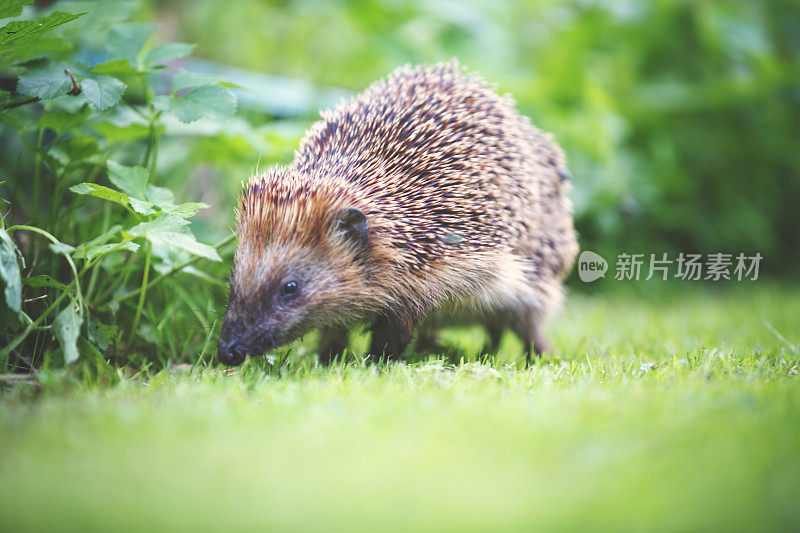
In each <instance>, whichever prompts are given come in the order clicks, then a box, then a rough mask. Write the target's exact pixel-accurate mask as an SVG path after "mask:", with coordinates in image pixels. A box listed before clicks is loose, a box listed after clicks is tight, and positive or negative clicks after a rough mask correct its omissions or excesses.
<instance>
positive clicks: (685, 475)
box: [0, 285, 800, 531]
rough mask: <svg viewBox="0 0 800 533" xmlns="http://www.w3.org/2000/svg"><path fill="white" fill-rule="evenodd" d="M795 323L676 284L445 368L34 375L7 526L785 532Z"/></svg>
mask: <svg viewBox="0 0 800 533" xmlns="http://www.w3.org/2000/svg"><path fill="white" fill-rule="evenodd" d="M684 287H685V286H684ZM799 320H800V290H798V289H797V288H781V287H775V286H769V285H767V286H762V287H760V288H753V287H752V286H750V287H744V286H741V285H737V286H735V287H733V288H729V289H728V290H725V291H712V290H711V289H708V288H688V289H687V288H682V287H677V286H676V287H668V288H667V289H666V290H659V291H657V292H656V293H655V294H653V293H647V294H644V293H625V294H623V293H619V294H614V295H604V294H597V295H592V296H580V295H573V296H571V297H570V298H569V300H568V304H567V309H566V312H565V313H564V314H562V315H561V316H560V317H558V318H557V319H556V321H555V322H554V323H553V325H552V326H551V328H550V329H551V332H552V342H553V345H554V346H555V347H557V350H556V353H555V354H553V355H551V356H549V357H546V358H545V359H544V360H543V361H541V362H540V363H539V364H537V365H535V366H533V367H532V368H530V369H527V370H520V369H519V368H518V364H516V363H515V361H514V359H515V358H514V354H515V353H516V352H517V350H518V348H519V345H518V344H517V343H516V341H514V340H513V339H512V338H511V337H510V336H508V337H506V338H505V339H504V342H503V346H502V353H501V354H500V356H499V357H498V358H497V359H496V360H494V361H492V362H491V363H479V362H474V359H475V357H474V356H475V353H476V351H477V350H478V349H479V347H480V346H481V344H482V343H483V341H484V339H483V336H482V334H481V333H480V332H479V331H478V330H477V329H475V330H463V331H455V330H454V331H448V332H445V333H444V334H443V339H444V340H445V341H446V342H447V343H448V344H449V345H450V346H451V349H450V350H449V351H450V352H452V353H456V354H463V355H465V357H466V360H467V361H473V362H467V363H464V364H457V365H451V364H449V363H446V362H443V361H442V360H438V359H431V360H425V361H421V362H417V363H413V364H398V365H391V366H389V367H388V368H385V369H384V370H383V371H382V372H378V371H377V370H376V369H375V368H374V367H364V366H361V365H359V364H351V365H347V366H339V367H336V368H332V369H327V370H326V369H319V368H315V367H314V365H313V364H312V363H311V362H310V361H309V360H308V359H307V358H306V359H303V358H302V356H301V355H295V358H294V359H293V360H291V361H290V362H289V363H287V364H286V365H285V366H284V367H283V368H282V369H281V370H280V371H277V370H275V369H274V368H273V367H272V366H271V365H270V364H268V363H265V362H263V361H251V362H249V363H247V364H246V365H245V366H244V367H243V368H242V369H240V370H239V371H238V373H235V374H231V375H227V374H225V373H222V372H220V371H219V370H217V369H199V368H197V369H191V370H187V369H184V368H175V369H172V370H171V371H162V372H159V373H155V374H153V375H148V376H146V377H145V376H143V375H137V376H128V375H127V374H126V373H125V372H124V371H120V372H119V374H118V377H117V378H115V379H114V380H111V381H112V382H115V383H114V384H113V385H108V384H106V385H103V383H104V381H105V380H103V379H98V378H89V377H83V378H79V377H70V376H67V375H64V374H58V373H44V374H43V375H42V376H41V377H40V380H41V381H42V385H43V390H42V392H41V393H40V394H39V395H38V396H36V397H35V399H33V398H31V396H32V394H31V392H30V390H31V389H30V387H17V388H11V389H8V390H7V391H6V392H5V393H4V395H3V396H0V402H2V403H0V529H2V530H9V531H14V530H22V529H25V530H38V529H43V528H47V529H76V530H78V529H80V530H86V529H89V530H103V531H110V530H135V531H140V530H151V529H155V530H174V529H181V530H190V529H198V530H222V529H232V530H244V529H247V530H274V529H279V530H287V529H291V530H304V529H318V530H325V531H329V530H366V531H375V530H382V531H383V530H414V531H419V530H428V531H441V530H452V531H465V530H491V531H504V530H543V531H553V530H575V531H585V530H587V529H588V530H607V531H620V530H623V531H630V530H673V531H674V530H679V531H701V530H716V531H736V530H758V531H762V530H797V529H798V528H800V505H798V502H800V386H799V385H800V384H799V383H798V371H799V370H800V366H799V365H798V353H797V348H796V346H797V344H798V343H800V337H798V334H800V327H798V326H800V322H799ZM781 337H784V338H783V339H782V338H781ZM361 342H363V340H362V341H361ZM356 344H357V345H358V344H359V343H358V342H357V343H356ZM302 352H303V350H302V348H297V349H295V350H294V353H295V354H298V353H299V354H302ZM73 374H75V373H73Z"/></svg>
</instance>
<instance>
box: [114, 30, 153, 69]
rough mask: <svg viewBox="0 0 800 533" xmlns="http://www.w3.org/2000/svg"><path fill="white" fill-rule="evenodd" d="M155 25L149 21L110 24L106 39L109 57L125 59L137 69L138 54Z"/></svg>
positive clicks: (139, 63)
mask: <svg viewBox="0 0 800 533" xmlns="http://www.w3.org/2000/svg"><path fill="white" fill-rule="evenodd" d="M157 27H158V26H157V25H155V24H151V23H149V22H130V23H125V24H116V25H114V26H112V27H111V30H109V32H108V37H107V39H106V42H107V43H108V44H107V45H106V50H108V55H109V58H110V59H127V60H128V61H130V63H131V65H133V66H134V67H136V68H137V69H138V68H141V66H142V65H141V62H140V61H139V55H140V54H141V52H142V48H144V45H145V43H146V42H147V39H149V38H150V36H151V35H152V34H153V32H154V31H156V28H157Z"/></svg>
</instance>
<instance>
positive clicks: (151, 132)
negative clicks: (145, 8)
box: [0, 0, 236, 368]
mask: <svg viewBox="0 0 800 533" xmlns="http://www.w3.org/2000/svg"><path fill="white" fill-rule="evenodd" d="M29 3H30V1H20V0H0V18H7V17H20V16H21V17H23V19H19V20H11V21H9V22H7V23H6V24H5V25H4V26H3V27H2V28H0V78H1V79H2V83H3V85H2V86H1V87H2V88H3V89H2V90H0V121H2V124H3V129H2V130H0V138H2V139H3V141H4V144H5V145H6V150H9V149H14V148H12V147H15V148H18V149H19V156H18V158H17V162H16V167H15V168H13V169H7V168H4V169H2V171H3V172H7V173H8V174H10V175H12V176H14V177H13V178H11V180H10V181H9V180H6V181H5V182H3V184H0V185H2V186H3V189H0V191H5V192H4V196H5V195H10V199H9V200H8V203H9V207H8V209H7V210H6V212H5V213H4V214H3V218H2V222H0V278H2V285H3V287H4V291H3V295H4V298H3V301H2V305H0V315H2V316H0V318H1V319H2V322H1V324H0V364H4V365H6V366H8V367H13V368H33V367H35V366H38V365H42V364H44V365H51V366H59V365H62V364H69V363H72V362H74V361H76V360H79V359H84V360H86V361H90V362H91V363H92V365H93V368H103V367H105V366H106V361H107V360H109V359H111V358H114V359H122V360H127V359H131V358H134V359H135V358H136V357H137V354H138V355H139V356H144V358H145V359H150V360H155V361H161V362H165V361H166V360H168V359H175V358H178V357H182V356H184V355H185V354H186V353H187V351H189V350H194V349H197V350H200V349H202V351H203V353H207V351H208V349H209V347H210V345H211V344H210V338H211V336H212V335H213V329H214V321H213V314H214V301H215V297H213V296H212V294H211V292H210V291H212V290H214V289H213V288H211V287H214V286H216V285H221V284H222V283H221V282H220V281H218V280H216V279H215V278H216V276H215V275H209V274H207V273H204V272H202V271H201V270H199V269H198V268H197V267H196V266H195V263H197V262H199V261H211V262H219V261H220V260H221V257H220V253H219V251H220V249H222V248H223V247H224V246H225V245H226V244H227V243H229V242H230V241H231V240H232V239H233V237H232V235H229V236H227V237H225V238H223V239H222V240H221V241H220V242H218V243H217V244H216V245H213V246H212V245H209V244H205V243H203V242H201V241H199V240H198V239H197V238H196V237H195V235H194V233H193V232H192V230H191V227H190V219H191V218H192V217H193V216H194V215H195V214H196V213H197V212H198V211H199V210H200V209H204V208H207V207H208V206H207V205H206V204H204V203H200V202H182V201H179V200H177V199H176V195H175V193H174V192H173V191H172V190H171V189H170V188H167V187H164V186H163V185H157V183H159V181H160V180H159V177H158V168H159V167H158V156H159V147H160V143H161V140H162V138H164V136H165V135H166V130H165V126H164V121H165V120H174V119H177V121H180V122H182V123H190V122H194V121H196V120H199V119H201V118H203V117H213V118H215V119H225V118H230V117H232V116H233V115H234V113H235V112H236V98H235V96H234V94H233V93H232V92H231V90H230V87H231V85H230V84H227V83H225V82H224V80H222V79H221V78H219V77H216V76H208V75H201V74H196V73H192V72H187V71H184V70H180V71H178V72H177V73H175V74H174V75H172V76H169V74H170V72H169V70H168V69H167V67H166V64H167V63H169V62H174V61H175V60H179V59H180V58H182V57H184V56H187V55H188V54H190V53H191V51H192V48H193V47H192V46H191V45H188V44H184V43H168V44H162V45H160V46H156V45H154V39H153V34H154V32H155V30H156V26H155V25H153V24H148V23H138V22H125V21H122V22H120V21H118V20H116V17H118V16H119V13H114V12H109V11H108V10H105V11H103V10H102V9H100V10H99V11H100V12H99V13H97V14H95V13H92V12H90V10H91V8H92V7H94V4H93V3H83V4H78V5H79V6H80V7H86V8H87V9H86V10H85V11H75V12H68V11H63V10H59V9H58V8H59V4H57V5H56V6H55V9H53V10H50V11H48V12H37V11H34V10H32V9H30V8H24V6H25V5H26V4H29ZM75 4H76V3H74V2H73V3H69V4H68V5H70V6H72V5H75ZM23 9H24V12H23ZM121 9H122V11H123V12H125V14H127V15H130V14H131V13H132V9H128V10H127V12H126V8H124V7H123V8H121ZM62 27H63V28H62ZM65 28H69V29H70V31H69V32H67V31H60V30H62V29H65ZM98 32H99V33H101V34H104V35H105V38H104V39H102V41H101V42H102V43H105V44H101V45H99V46H98V45H97V43H94V44H92V42H91V39H89V40H87V38H86V36H87V35H96V34H97V33H98ZM87 58H91V59H87ZM170 78H171V87H170V85H169V80H170ZM166 87H170V88H169V89H165V88H166ZM170 117H174V119H171V118H170ZM45 245H46V246H45ZM179 272H184V273H189V274H192V275H193V276H194V277H196V278H200V279H203V280H205V281H208V280H209V279H212V280H215V281H216V285H214V284H209V283H207V282H205V281H203V282H194V283H195V285H196V287H192V283H193V282H192V281H191V279H188V280H187V279H184V280H182V281H181V283H180V284H177V283H173V282H172V278H173V275H174V274H177V273H179ZM189 287H192V288H189ZM194 288H196V289H197V290H194ZM156 309H157V310H158V311H156ZM201 310H204V311H201ZM186 313H192V314H193V315H195V319H196V320H194V321H187V320H186V318H185V317H186ZM209 313H210V314H211V315H212V319H210V320H209V317H208V314H209ZM165 331H170V332H171V333H173V334H172V335H165V334H164V332H165ZM176 332H180V333H182V334H183V335H175V333H176ZM181 336H183V337H184V339H185V341H184V342H183V344H181V345H178V344H176V342H177V339H179V338H180V337H181ZM59 354H60V356H57V355H59ZM143 360H144V359H143Z"/></svg>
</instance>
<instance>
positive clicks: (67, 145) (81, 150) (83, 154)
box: [61, 135, 100, 161]
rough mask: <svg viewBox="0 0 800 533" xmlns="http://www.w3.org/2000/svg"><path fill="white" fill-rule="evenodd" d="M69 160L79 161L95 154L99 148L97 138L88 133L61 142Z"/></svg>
mask: <svg viewBox="0 0 800 533" xmlns="http://www.w3.org/2000/svg"><path fill="white" fill-rule="evenodd" d="M61 148H62V149H63V150H64V152H65V153H66V154H67V155H68V156H69V158H70V161H81V160H83V159H87V158H89V157H91V156H93V155H94V154H96V153H97V152H98V151H99V150H100V148H99V146H98V144H97V139H95V138H94V137H90V136H88V135H78V136H76V137H72V138H70V139H68V140H67V141H66V142H64V143H62V144H61Z"/></svg>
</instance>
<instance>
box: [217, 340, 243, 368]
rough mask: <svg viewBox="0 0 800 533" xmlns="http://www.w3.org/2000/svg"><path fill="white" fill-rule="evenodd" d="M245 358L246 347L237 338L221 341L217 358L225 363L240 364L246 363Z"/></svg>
mask: <svg viewBox="0 0 800 533" xmlns="http://www.w3.org/2000/svg"><path fill="white" fill-rule="evenodd" d="M244 358H245V352H244V349H243V348H242V347H241V346H240V345H239V344H237V343H236V341H235V340H231V341H228V342H220V343H219V348H218V349H217V360H218V361H219V362H220V363H222V364H223V365H229V366H238V365H241V364H242V363H244Z"/></svg>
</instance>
